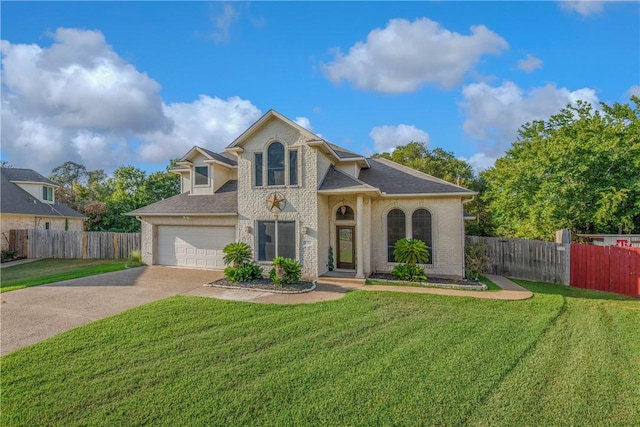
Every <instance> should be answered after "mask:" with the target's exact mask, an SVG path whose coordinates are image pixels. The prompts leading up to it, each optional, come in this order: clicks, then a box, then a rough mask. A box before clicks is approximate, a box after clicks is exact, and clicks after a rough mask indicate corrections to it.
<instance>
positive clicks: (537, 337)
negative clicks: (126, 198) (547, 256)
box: [0, 283, 640, 426]
mask: <svg viewBox="0 0 640 427" xmlns="http://www.w3.org/2000/svg"><path fill="white" fill-rule="evenodd" d="M521 284H523V285H524V286H527V287H531V289H532V290H534V292H536V293H535V296H534V297H533V298H531V299H529V300H524V301H497V300H479V299H474V298H460V297H456V298H452V297H444V296H439V295H423V294H420V295H418V294H403V293H393V292H362V291H355V292H350V293H348V294H347V295H346V296H345V297H344V298H343V299H341V300H336V301H330V302H324V303H317V304H302V305H286V306H280V305H263V304H250V303H243V302H230V301H221V300H215V299H208V298H198V297H185V296H178V297H173V298H169V299H166V300H162V301H158V302H155V303H152V304H148V305H146V306H142V307H139V308H136V309H133V310H129V311H127V312H125V313H122V314H120V315H116V316H113V317H111V318H108V319H104V320H101V321H97V322H94V323H92V324H89V325H87V326H84V327H81V328H77V329H74V330H72V331H69V332H67V333H64V334H61V335H59V336H57V337H54V338H52V339H50V340H47V341H44V342H42V343H39V344H36V345H34V346H31V347H27V348H24V349H22V350H19V351H16V352H14V353H12V354H9V355H7V356H4V357H3V358H2V359H1V362H2V376H1V377H0V381H1V382H0V388H1V390H2V420H1V421H2V425H6V426H11V425H105V426H111V425H142V424H147V425H159V424H162V425H261V426H284V425H322V426H325V425H341V426H342V425H349V426H355V425H362V426H370V425H425V424H427V425H433V424H436V425H469V424H471V425H505V426H513V425H523V424H526V425H603V424H607V425H612V424H617V425H633V424H635V423H636V422H637V420H638V419H640V405H637V402H638V401H640V359H638V358H637V354H640V332H639V330H638V328H637V325H638V324H640V302H639V301H634V300H628V299H624V298H618V297H615V296H611V294H604V293H593V292H584V291H582V290H571V292H570V293H565V294H563V289H560V290H558V287H555V286H554V285H539V284H527V283H521Z"/></svg>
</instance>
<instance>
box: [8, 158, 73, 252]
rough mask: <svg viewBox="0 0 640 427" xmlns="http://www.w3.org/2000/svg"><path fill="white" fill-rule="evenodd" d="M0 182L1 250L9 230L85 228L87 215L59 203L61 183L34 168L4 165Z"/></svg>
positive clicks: (71, 229) (70, 229)
mask: <svg viewBox="0 0 640 427" xmlns="http://www.w3.org/2000/svg"><path fill="white" fill-rule="evenodd" d="M0 185H1V188H0V191H1V192H2V193H1V198H0V214H1V215H2V216H1V220H0V227H1V234H2V239H1V240H2V250H4V249H7V248H8V247H9V230H30V229H38V228H44V229H51V230H69V231H82V229H83V224H84V219H85V217H84V215H82V214H81V213H80V212H77V211H75V210H73V209H71V208H70V207H69V206H67V205H65V204H63V203H56V200H55V189H56V188H58V185H57V184H56V183H54V182H53V181H51V180H49V179H47V178H45V177H44V176H42V175H40V174H39V173H38V172H36V171H34V170H33V169H20V168H1V170H0Z"/></svg>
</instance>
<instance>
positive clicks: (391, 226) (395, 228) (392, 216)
mask: <svg viewBox="0 0 640 427" xmlns="http://www.w3.org/2000/svg"><path fill="white" fill-rule="evenodd" d="M405 233H406V227H405V216H404V212H402V211H401V210H400V209H392V210H390V211H389V213H388V214H387V261H389V262H395V261H396V259H395V257H394V256H393V250H394V249H395V246H396V242H397V241H398V240H400V239H404V238H405V236H406V234H405Z"/></svg>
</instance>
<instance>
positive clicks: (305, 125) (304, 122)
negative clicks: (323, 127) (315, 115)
mask: <svg viewBox="0 0 640 427" xmlns="http://www.w3.org/2000/svg"><path fill="white" fill-rule="evenodd" d="M294 122H295V123H297V124H299V125H300V126H302V127H303V128H305V129H306V130H308V131H309V132H313V126H311V121H310V120H309V119H308V118H307V117H296V119H295V120H294Z"/></svg>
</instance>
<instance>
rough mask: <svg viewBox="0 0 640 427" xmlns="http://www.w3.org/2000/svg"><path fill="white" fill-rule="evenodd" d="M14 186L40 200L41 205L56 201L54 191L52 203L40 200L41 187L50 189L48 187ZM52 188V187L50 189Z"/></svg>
mask: <svg viewBox="0 0 640 427" xmlns="http://www.w3.org/2000/svg"><path fill="white" fill-rule="evenodd" d="M16 185H17V186H18V187H20V188H22V189H23V190H24V191H26V192H27V193H29V194H31V195H32V196H33V197H34V198H36V199H38V200H40V201H41V202H43V203H54V202H55V201H56V194H55V191H54V192H53V201H50V200H44V199H43V198H42V187H51V186H50V185H43V184H30V183H21V182H20V183H16ZM51 188H53V187H51Z"/></svg>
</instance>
